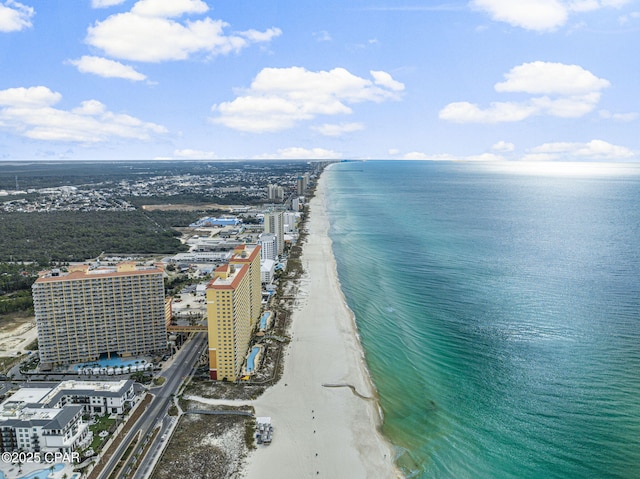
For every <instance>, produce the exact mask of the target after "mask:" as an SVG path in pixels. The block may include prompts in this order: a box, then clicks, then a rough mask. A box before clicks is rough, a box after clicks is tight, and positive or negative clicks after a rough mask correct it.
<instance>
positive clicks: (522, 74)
mask: <svg viewBox="0 0 640 479" xmlns="http://www.w3.org/2000/svg"><path fill="white" fill-rule="evenodd" d="M504 76H505V78H506V81H504V82H500V83H496V84H495V86H494V88H495V90H496V91H497V92H499V93H528V94H544V96H540V97H532V98H530V99H529V100H526V101H521V102H493V103H491V104H490V106H489V107H488V108H486V109H482V108H480V107H479V106H478V105H476V104H473V103H469V102H455V103H450V104H449V105H446V106H445V107H444V108H443V109H442V110H441V111H440V113H439V117H440V118H441V119H443V120H448V121H453V122H457V123H501V122H515V121H521V120H524V119H526V118H529V117H531V116H533V115H550V116H556V117H560V118H577V117H581V116H584V115H586V114H587V113H590V112H591V111H593V110H594V109H595V107H596V106H597V104H598V102H599V101H600V90H602V89H604V88H607V87H609V86H610V83H609V81H608V80H605V79H602V78H598V77H596V76H595V75H594V74H593V73H591V72H590V71H588V70H585V69H584V68H582V67H580V66H578V65H565V64H562V63H550V62H540V61H538V62H532V63H524V64H522V65H519V66H517V67H514V68H512V69H511V70H510V71H509V72H508V73H506V74H505V75H504ZM551 95H553V96H551Z"/></svg>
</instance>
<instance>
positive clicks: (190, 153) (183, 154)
mask: <svg viewBox="0 0 640 479" xmlns="http://www.w3.org/2000/svg"><path fill="white" fill-rule="evenodd" d="M173 157H174V158H180V159H192V160H215V159H217V158H218V156H217V155H216V154H215V153H214V152H213V151H203V150H191V149H188V148H187V149H184V150H175V151H174V152H173Z"/></svg>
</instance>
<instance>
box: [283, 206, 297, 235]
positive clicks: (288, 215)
mask: <svg viewBox="0 0 640 479" xmlns="http://www.w3.org/2000/svg"><path fill="white" fill-rule="evenodd" d="M283 218H284V232H285V233H295V231H296V223H297V222H298V217H297V215H296V214H295V213H294V212H293V211H285V212H284V215H283Z"/></svg>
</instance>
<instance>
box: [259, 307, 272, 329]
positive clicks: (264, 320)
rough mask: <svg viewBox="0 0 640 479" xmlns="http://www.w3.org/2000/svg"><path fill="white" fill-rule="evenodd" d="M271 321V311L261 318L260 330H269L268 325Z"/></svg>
mask: <svg viewBox="0 0 640 479" xmlns="http://www.w3.org/2000/svg"><path fill="white" fill-rule="evenodd" d="M270 319H271V311H265V312H264V313H263V314H262V317H261V318H260V329H261V330H265V329H267V325H268V323H269V321H270Z"/></svg>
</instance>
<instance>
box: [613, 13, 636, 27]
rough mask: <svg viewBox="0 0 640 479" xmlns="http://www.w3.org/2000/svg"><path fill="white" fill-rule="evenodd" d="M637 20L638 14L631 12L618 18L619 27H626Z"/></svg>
mask: <svg viewBox="0 0 640 479" xmlns="http://www.w3.org/2000/svg"><path fill="white" fill-rule="evenodd" d="M638 18H640V12H631V13H628V14H626V15H621V16H620V17H619V18H618V23H619V24H620V25H628V24H629V23H631V22H632V21H634V20H637V19H638Z"/></svg>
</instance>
